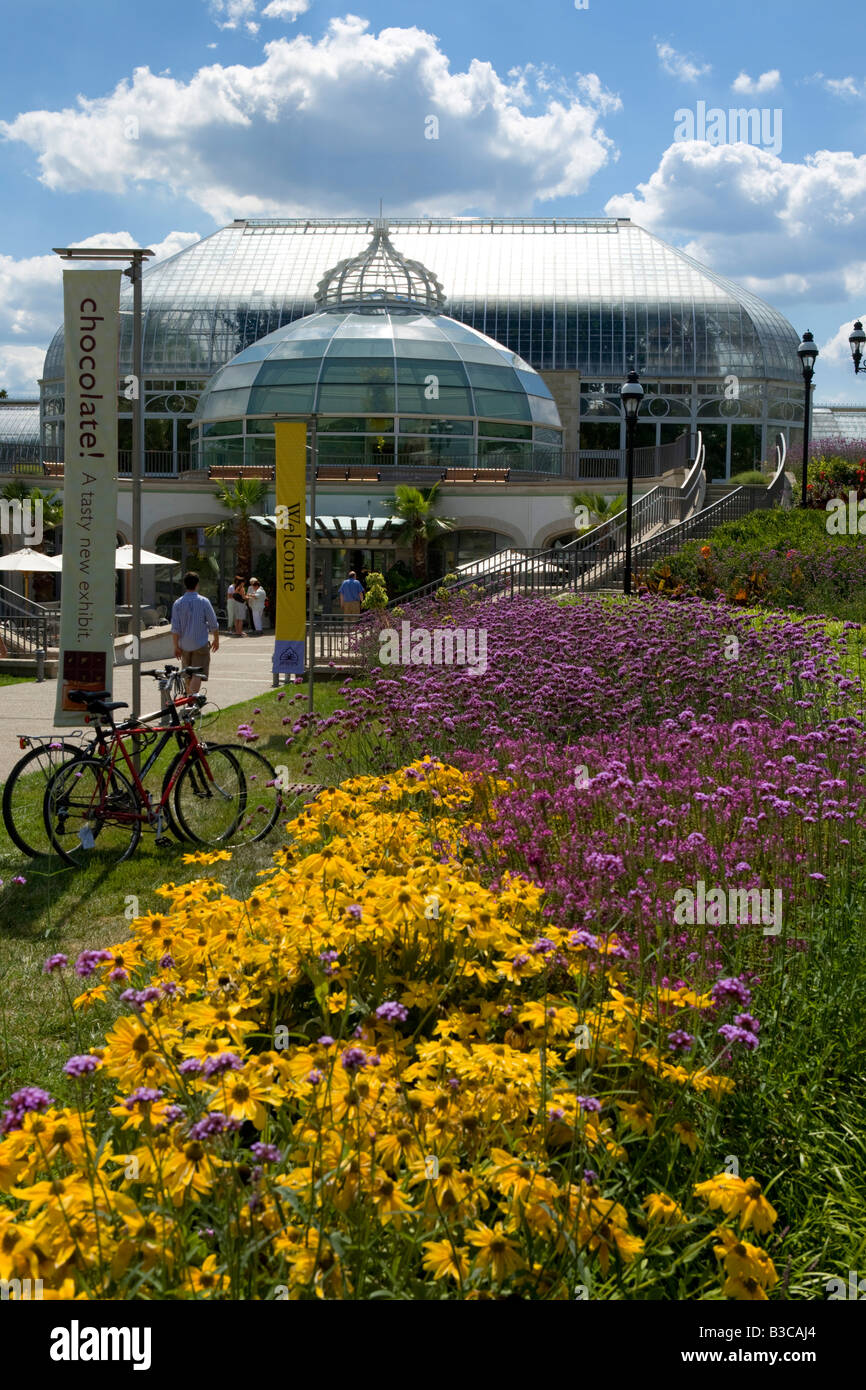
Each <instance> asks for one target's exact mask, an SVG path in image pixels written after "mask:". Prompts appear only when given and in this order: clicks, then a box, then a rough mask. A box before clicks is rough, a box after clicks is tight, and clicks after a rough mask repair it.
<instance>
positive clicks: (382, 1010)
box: [344, 999, 409, 1065]
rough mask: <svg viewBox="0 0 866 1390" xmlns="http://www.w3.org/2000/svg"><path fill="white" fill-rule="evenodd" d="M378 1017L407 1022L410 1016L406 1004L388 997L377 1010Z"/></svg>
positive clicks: (389, 1020) (394, 1021) (393, 1021)
mask: <svg viewBox="0 0 866 1390" xmlns="http://www.w3.org/2000/svg"><path fill="white" fill-rule="evenodd" d="M376 1017H377V1018H381V1019H384V1021H385V1022H386V1023H405V1022H406V1019H407V1018H408V1017H409V1010H408V1009H407V1008H406V1007H405V1005H403V1004H398V1003H397V1002H396V1001H395V1000H393V999H388V1000H386V1001H385V1003H384V1004H380V1005H379V1007H378V1009H377V1010H376ZM344 1065H345V1064H344Z"/></svg>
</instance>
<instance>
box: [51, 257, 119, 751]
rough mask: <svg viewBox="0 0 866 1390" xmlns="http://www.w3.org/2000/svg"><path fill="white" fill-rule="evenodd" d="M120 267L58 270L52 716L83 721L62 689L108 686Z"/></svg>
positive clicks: (60, 721)
mask: <svg viewBox="0 0 866 1390" xmlns="http://www.w3.org/2000/svg"><path fill="white" fill-rule="evenodd" d="M121 273H122V272H121V271H119V270H64V272H63V323H64V332H65V338H66V446H65V452H64V473H63V576H62V593H61V610H60V670H59V672H58V681H57V707H56V711H55V716H54V717H55V723H57V724H59V725H63V724H80V723H81V715H82V706H81V705H77V704H75V703H74V702H73V701H72V700H70V699H69V698H68V691H69V690H74V689H76V688H78V689H82V690H109V691H110V690H111V686H112V678H113V671H114V584H115V574H114V552H115V548H116V535H117V339H118V327H119V308H120V277H121Z"/></svg>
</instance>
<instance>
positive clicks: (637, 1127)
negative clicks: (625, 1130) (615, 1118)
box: [616, 1100, 655, 1134]
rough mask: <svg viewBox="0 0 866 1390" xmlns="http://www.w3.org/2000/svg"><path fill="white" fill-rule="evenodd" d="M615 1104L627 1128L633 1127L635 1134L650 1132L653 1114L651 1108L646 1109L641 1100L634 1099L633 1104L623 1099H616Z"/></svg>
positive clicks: (653, 1118)
mask: <svg viewBox="0 0 866 1390" xmlns="http://www.w3.org/2000/svg"><path fill="white" fill-rule="evenodd" d="M616 1104H617V1109H618V1110H619V1112H620V1114H621V1115H622V1116H623V1119H624V1120H625V1121H626V1123H627V1124H628V1127H629V1129H633V1130H634V1132H635V1134H651V1133H652V1131H653V1126H654V1125H655V1116H654V1115H653V1113H652V1111H651V1110H648V1109H647V1107H646V1106H645V1105H644V1103H643V1101H642V1100H639V1101H636V1102H635V1104H634V1105H630V1104H628V1103H627V1102H626V1101H624V1100H618V1101H617V1103H616Z"/></svg>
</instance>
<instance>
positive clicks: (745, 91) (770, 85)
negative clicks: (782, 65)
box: [731, 68, 782, 97]
mask: <svg viewBox="0 0 866 1390" xmlns="http://www.w3.org/2000/svg"><path fill="white" fill-rule="evenodd" d="M781 81H782V74H781V73H780V72H779V69H778V68H771V69H770V71H769V72H762V73H761V75H760V77H750V76H749V74H748V73H747V72H741V73H740V75H739V77H735V78H734V80H733V82H732V83H731V91H732V92H737V93H739V94H740V95H741V96H749V97H760V96H766V94H767V93H768V92H774V91H775V90H776V88H777V87H778V86H779V84H780V82H781Z"/></svg>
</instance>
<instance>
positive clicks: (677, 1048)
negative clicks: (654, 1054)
mask: <svg viewBox="0 0 866 1390" xmlns="http://www.w3.org/2000/svg"><path fill="white" fill-rule="evenodd" d="M694 1041H695V1040H694V1038H693V1036H692V1034H691V1033H687V1032H686V1031H685V1029H684V1028H675V1029H674V1031H673V1032H672V1033H668V1047H669V1049H670V1051H671V1052H691V1050H692V1047H693V1046H694Z"/></svg>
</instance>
